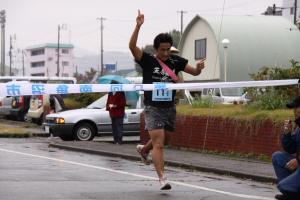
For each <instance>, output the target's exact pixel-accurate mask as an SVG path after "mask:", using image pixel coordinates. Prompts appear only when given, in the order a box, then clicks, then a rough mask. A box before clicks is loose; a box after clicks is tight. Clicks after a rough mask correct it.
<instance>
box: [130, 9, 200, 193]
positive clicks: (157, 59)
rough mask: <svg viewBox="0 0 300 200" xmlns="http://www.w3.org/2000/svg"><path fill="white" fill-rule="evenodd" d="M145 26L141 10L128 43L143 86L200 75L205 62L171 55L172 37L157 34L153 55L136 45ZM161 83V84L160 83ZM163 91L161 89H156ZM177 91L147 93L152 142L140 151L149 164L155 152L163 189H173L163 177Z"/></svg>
mask: <svg viewBox="0 0 300 200" xmlns="http://www.w3.org/2000/svg"><path fill="white" fill-rule="evenodd" d="M143 23H144V15H143V14H141V12H140V11H138V16H137V18H136V26H135V28H134V31H133V33H132V35H131V38H130V41H129V48H130V51H131V53H132V55H133V57H134V59H135V61H136V62H137V63H138V64H139V65H140V66H141V68H142V70H143V83H144V84H156V85H160V86H164V85H165V83H168V84H170V83H178V82H179V81H180V79H179V78H178V73H179V72H180V71H184V72H186V73H188V74H191V75H194V76H197V75H199V74H200V73H201V71H202V70H203V69H204V60H205V59H202V60H200V61H198V62H196V63H195V65H196V67H193V66H191V65H190V64H188V60H187V59H185V58H182V57H180V56H177V55H171V47H172V45H173V40H172V37H171V36H170V35H169V34H168V33H160V34H158V35H157V36H156V37H155V39H154V42H153V47H154V49H155V54H154V55H150V54H148V53H146V52H144V51H142V49H140V48H139V47H138V46H137V39H138V34H139V31H140V29H141V26H142V24H143ZM157 83H159V84H157ZM157 88H161V87H157ZM175 94H176V90H173V91H171V90H167V89H157V90H154V91H145V92H144V104H145V109H144V113H145V114H144V116H145V129H146V130H147V131H148V132H149V135H150V138H151V139H150V140H149V142H148V143H147V144H146V145H138V146H137V151H138V152H139V153H140V155H141V158H142V160H145V161H147V160H148V156H149V152H150V150H151V149H152V160H153V164H154V167H155V170H156V173H157V175H158V178H159V183H160V189H161V190H170V189H171V185H170V183H169V182H168V180H167V178H166V176H165V174H164V154H163V148H164V145H165V143H167V141H168V140H169V135H170V134H169V133H170V132H173V131H174V129H175V119H176V107H175V101H174V99H175V98H174V97H175Z"/></svg>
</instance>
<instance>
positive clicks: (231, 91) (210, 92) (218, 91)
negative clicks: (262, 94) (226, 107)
mask: <svg viewBox="0 0 300 200" xmlns="http://www.w3.org/2000/svg"><path fill="white" fill-rule="evenodd" d="M246 95H247V93H243V89H242V88H210V89H200V90H198V91H189V90H185V96H186V97H187V99H188V101H189V103H192V102H193V101H194V100H195V99H197V98H203V99H212V101H213V102H214V103H221V104H234V103H243V104H244V103H247V102H248V101H249V99H247V98H246Z"/></svg>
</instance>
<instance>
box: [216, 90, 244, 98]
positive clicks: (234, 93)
mask: <svg viewBox="0 0 300 200" xmlns="http://www.w3.org/2000/svg"><path fill="white" fill-rule="evenodd" d="M221 91H222V94H223V96H229V97H237V96H242V95H243V88H221Z"/></svg>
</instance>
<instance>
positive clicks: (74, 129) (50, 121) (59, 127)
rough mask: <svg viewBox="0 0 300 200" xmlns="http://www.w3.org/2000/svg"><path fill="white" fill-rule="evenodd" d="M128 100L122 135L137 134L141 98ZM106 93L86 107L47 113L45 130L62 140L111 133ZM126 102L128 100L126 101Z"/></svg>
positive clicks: (85, 139)
mask: <svg viewBox="0 0 300 200" xmlns="http://www.w3.org/2000/svg"><path fill="white" fill-rule="evenodd" d="M141 96H142V95H139V99H138V100H137V101H134V102H132V101H131V102H130V105H129V106H126V109H125V117H124V125H123V127H124V131H123V132H124V135H138V134H139V132H140V114H141V113H142V112H143V109H142V107H141V105H142V100H141ZM107 97H108V95H107V94H106V95H104V96H103V97H101V98H100V99H98V100H96V101H95V102H94V103H92V104H90V105H89V106H87V107H86V108H81V109H76V110H69V111H63V112H59V113H54V114H49V115H47V116H46V122H45V123H44V124H43V125H44V127H45V131H46V132H48V133H51V134H53V136H58V137H60V138H61V139H62V140H66V141H67V140H81V141H87V140H92V139H93V138H94V137H95V136H97V135H105V134H110V135H111V134H112V126H111V118H110V116H109V112H108V111H106V102H107ZM127 104H128V102H127Z"/></svg>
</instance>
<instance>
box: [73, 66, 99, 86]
mask: <svg viewBox="0 0 300 200" xmlns="http://www.w3.org/2000/svg"><path fill="white" fill-rule="evenodd" d="M96 72H97V71H96V70H95V69H94V68H90V70H89V71H85V74H79V73H77V74H76V73H75V74H74V77H75V78H76V79H77V82H78V83H90V82H91V81H92V80H93V78H94V76H95V74H96Z"/></svg>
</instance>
